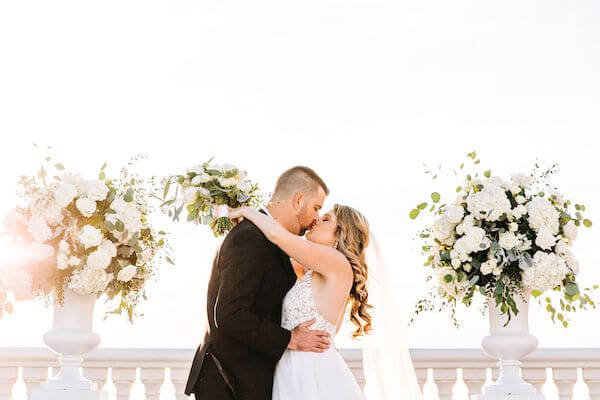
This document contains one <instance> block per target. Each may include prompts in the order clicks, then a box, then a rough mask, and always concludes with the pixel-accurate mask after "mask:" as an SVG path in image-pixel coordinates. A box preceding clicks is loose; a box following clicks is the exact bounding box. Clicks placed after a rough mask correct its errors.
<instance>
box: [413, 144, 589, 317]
mask: <svg viewBox="0 0 600 400" xmlns="http://www.w3.org/2000/svg"><path fill="white" fill-rule="evenodd" d="M469 157H470V158H471V159H472V160H473V161H474V162H475V164H479V159H477V156H476V153H475V152H472V153H469ZM463 168H464V164H462V165H461V166H460V169H463ZM556 171H557V168H556V165H554V166H552V167H551V168H550V169H548V170H546V171H540V167H539V165H538V164H536V165H535V168H534V171H533V173H532V174H530V175H525V174H516V175H512V176H511V178H510V179H508V180H507V179H503V178H501V177H499V176H492V175H491V171H490V170H487V171H484V172H483V174H482V175H479V173H477V174H475V175H473V176H472V175H470V174H467V175H466V179H465V181H464V183H462V184H461V185H460V186H458V187H457V188H456V192H457V193H458V195H457V197H456V198H455V199H454V200H453V201H452V203H451V204H445V203H441V195H440V194H439V193H438V192H434V193H432V194H431V200H432V203H433V205H432V206H431V208H428V203H427V202H423V203H421V204H419V205H417V206H416V207H415V208H414V209H413V210H411V212H410V218H411V219H415V218H417V217H418V216H419V215H420V214H422V212H423V211H425V210H426V209H427V208H428V211H429V212H431V213H433V215H434V216H435V221H434V222H433V225H431V226H430V227H428V228H427V229H425V230H423V231H421V232H420V234H419V238H420V239H422V240H423V241H424V242H425V243H424V245H423V246H422V250H423V253H424V255H425V256H426V257H427V260H426V262H425V264H424V265H425V266H427V267H428V268H430V269H431V272H432V274H431V275H430V276H429V277H428V280H432V279H433V278H434V277H435V278H436V287H435V289H434V291H432V292H430V293H429V298H424V299H422V300H420V301H419V302H418V303H417V307H416V310H415V312H416V314H418V313H419V312H421V311H430V310H433V309H434V308H435V306H434V301H433V299H434V298H435V297H437V299H438V300H439V299H441V300H442V304H441V306H440V309H441V308H444V307H450V308H451V311H452V319H453V321H454V323H455V325H457V326H458V323H457V321H456V317H455V306H456V303H457V301H461V302H462V303H463V304H465V305H467V306H470V305H471V302H472V299H473V296H474V294H475V293H477V292H479V293H480V294H482V295H483V296H486V297H491V298H493V299H494V300H495V302H496V305H497V306H499V307H500V309H501V312H502V313H503V314H506V315H507V322H506V323H507V324H508V321H510V318H511V315H516V314H517V313H518V310H517V307H516V304H515V301H514V296H515V295H523V293H528V292H529V291H531V294H532V295H533V296H534V297H535V298H538V297H539V296H540V295H542V293H544V292H546V291H549V290H552V291H558V292H560V293H561V296H562V298H561V299H560V309H561V310H560V311H557V309H556V306H555V305H554V304H553V303H552V299H551V298H550V297H547V298H546V303H547V304H546V309H547V311H548V312H549V313H550V315H551V318H552V320H553V321H555V318H556V319H558V320H559V321H560V322H561V323H562V324H563V326H564V327H567V326H568V322H567V321H568V320H567V318H566V313H569V312H575V311H576V302H577V303H578V305H579V308H584V309H585V308H586V306H587V305H591V306H593V307H595V304H594V302H593V301H592V299H591V298H590V296H589V295H588V293H587V292H589V291H590V290H592V289H590V288H585V289H584V290H582V289H581V288H580V286H579V284H578V282H577V275H578V273H579V262H578V261H577V258H576V257H575V255H574V254H573V252H572V250H571V247H572V245H573V242H574V241H575V239H576V237H577V230H578V228H579V227H580V226H584V227H591V226H592V222H591V221H590V220H589V219H586V218H584V215H583V213H584V212H585V210H586V208H585V206H584V205H583V204H572V202H571V201H570V200H567V199H565V198H564V197H563V196H562V195H561V194H560V193H559V192H558V191H557V190H556V189H555V188H553V187H552V186H551V185H550V184H549V183H548V179H549V177H550V175H552V174H553V173H555V172H556ZM434 178H436V177H434ZM573 208H574V209H573ZM597 288H598V286H597V285H595V286H594V287H593V289H597ZM436 295H437V296H436ZM411 322H412V321H411Z"/></svg>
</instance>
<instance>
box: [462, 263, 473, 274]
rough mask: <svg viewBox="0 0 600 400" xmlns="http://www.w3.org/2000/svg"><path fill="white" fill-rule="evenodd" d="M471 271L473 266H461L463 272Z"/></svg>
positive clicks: (467, 264)
mask: <svg viewBox="0 0 600 400" xmlns="http://www.w3.org/2000/svg"><path fill="white" fill-rule="evenodd" d="M472 269H473V266H472V265H471V264H469V263H466V264H464V265H463V270H464V271H465V272H469V271H471V270H472Z"/></svg>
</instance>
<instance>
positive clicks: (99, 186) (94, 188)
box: [84, 179, 109, 201]
mask: <svg viewBox="0 0 600 400" xmlns="http://www.w3.org/2000/svg"><path fill="white" fill-rule="evenodd" d="M84 190H85V197H87V198H88V199H90V200H94V201H102V200H105V199H106V195H108V191H109V189H108V186H106V183H104V181H101V180H99V179H94V180H91V181H87V182H85V185H84Z"/></svg>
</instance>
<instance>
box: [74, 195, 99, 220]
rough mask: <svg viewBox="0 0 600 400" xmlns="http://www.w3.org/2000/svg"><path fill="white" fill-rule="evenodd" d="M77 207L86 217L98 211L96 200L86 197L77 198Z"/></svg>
mask: <svg viewBox="0 0 600 400" xmlns="http://www.w3.org/2000/svg"><path fill="white" fill-rule="evenodd" d="M75 207H77V209H78V210H79V212H80V213H81V215H83V216H84V217H91V216H92V214H94V213H95V212H96V202H95V201H94V200H91V199H88V198H86V197H81V198H79V199H77V201H76V202H75Z"/></svg>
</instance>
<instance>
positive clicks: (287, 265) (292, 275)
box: [258, 209, 297, 288]
mask: <svg viewBox="0 0 600 400" xmlns="http://www.w3.org/2000/svg"><path fill="white" fill-rule="evenodd" d="M258 211H259V212H261V213H263V214H265V215H268V214H267V212H266V211H265V210H263V209H260V210H258ZM276 247H277V246H276ZM277 250H278V251H279V257H280V258H281V263H282V264H283V265H282V266H283V268H284V269H285V271H286V273H287V275H288V278H289V281H290V288H291V287H292V286H294V284H295V283H296V279H297V276H296V272H295V271H294V267H293V266H292V262H291V261H290V256H288V255H287V254H286V253H285V252H284V251H283V250H281V249H280V248H279V247H277Z"/></svg>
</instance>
